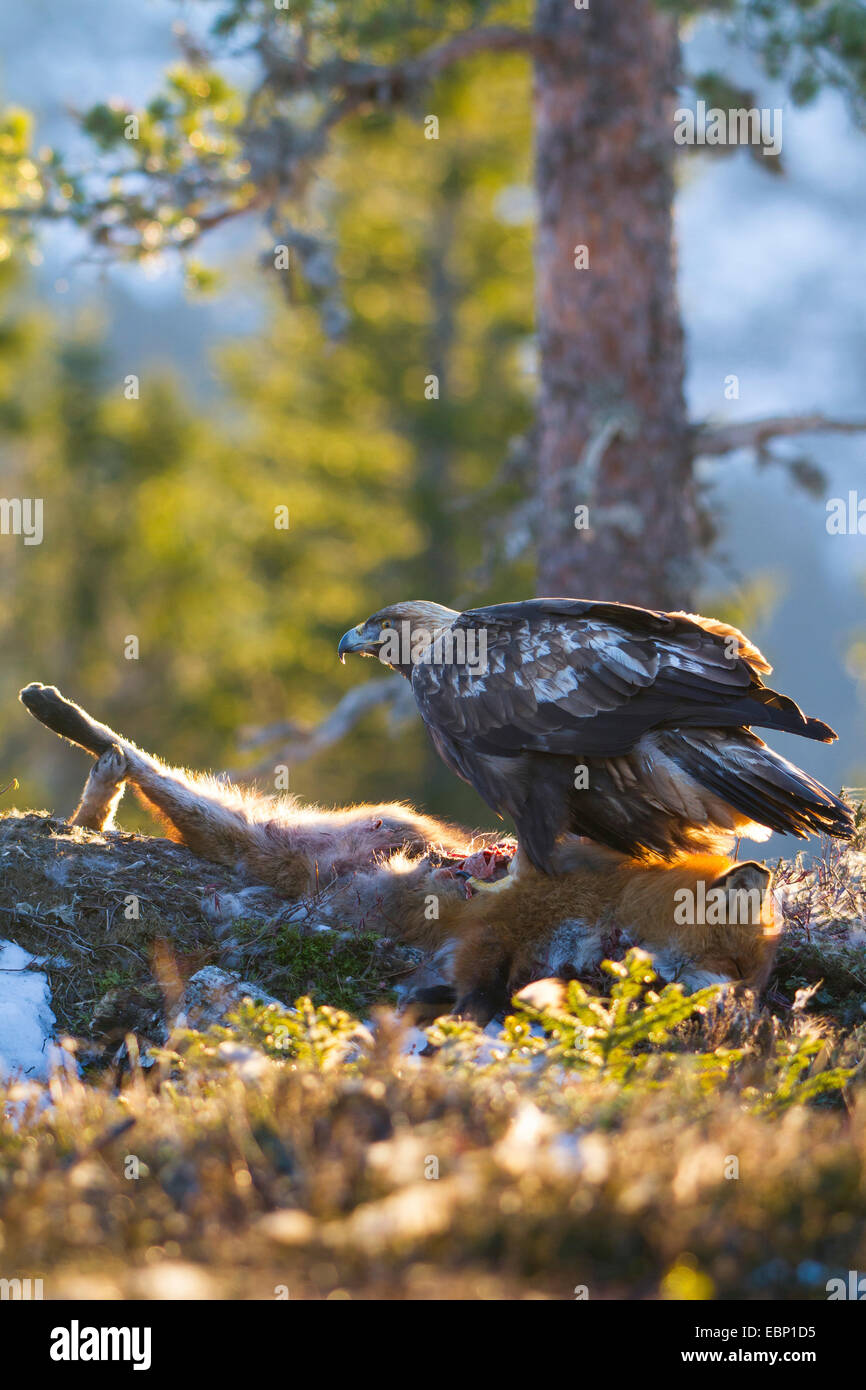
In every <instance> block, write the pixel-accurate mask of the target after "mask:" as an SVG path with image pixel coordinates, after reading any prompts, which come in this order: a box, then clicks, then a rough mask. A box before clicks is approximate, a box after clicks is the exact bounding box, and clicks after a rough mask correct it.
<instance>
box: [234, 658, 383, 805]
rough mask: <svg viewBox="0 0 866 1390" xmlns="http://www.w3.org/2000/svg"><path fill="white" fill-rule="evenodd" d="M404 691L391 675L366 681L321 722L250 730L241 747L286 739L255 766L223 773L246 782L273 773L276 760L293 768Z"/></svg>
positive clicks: (344, 735) (345, 697)
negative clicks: (311, 724)
mask: <svg viewBox="0 0 866 1390" xmlns="http://www.w3.org/2000/svg"><path fill="white" fill-rule="evenodd" d="M407 691H408V687H406V686H404V683H403V681H399V680H396V679H395V678H394V677H393V676H391V677H389V678H388V679H386V680H381V681H368V682H367V683H366V684H365V685H359V686H356V687H355V689H354V690H350V691H349V692H348V694H347V695H344V696H343V698H342V700H340V701H339V703H338V704H337V705H336V706H335V707H334V709H332V710H331V713H330V714H329V715H328V716H327V717H326V718H325V719H323V720H322V722H321V724H316V725H314V726H313V727H311V728H307V729H302V728H301V727H300V726H299V725H298V724H296V723H294V722H291V721H285V722H283V723H280V724H270V725H268V727H267V728H264V729H252V730H249V731H247V732H246V733H245V734H244V737H243V739H242V740H241V746H242V747H247V748H252V747H256V746H260V745H261V744H263V743H269V742H270V741H271V740H272V739H277V738H286V736H287V735H288V742H286V743H283V744H282V745H281V746H280V747H279V748H278V749H276V750H275V751H274V752H272V753H270V754H269V755H268V757H266V758H263V759H261V760H260V761H259V762H258V763H256V764H255V766H253V767H245V768H240V769H237V770H235V771H231V772H228V773H226V776H227V777H228V778H229V779H230V780H231V781H232V782H245V781H249V779H250V778H252V777H256V776H258V775H259V774H261V773H264V772H272V771H273V768H274V765H275V764H276V763H285V764H286V765H287V766H288V767H293V766H294V765H295V764H297V763H303V762H306V761H307V760H308V759H309V758H313V757H315V756H316V754H317V753H321V752H322V751H323V750H324V749H325V748H330V747H331V745H332V744H334V743H338V742H339V740H340V739H341V738H345V737H346V735H347V734H348V733H351V731H352V729H354V727H355V725H356V724H358V723H360V721H361V720H362V719H363V718H364V716H365V715H366V714H368V713H369V712H370V710H372V709H376V708H377V707H379V706H381V705H392V706H393V705H397V704H399V703H400V698H399V697H400V696H401V695H403V694H405V693H407Z"/></svg>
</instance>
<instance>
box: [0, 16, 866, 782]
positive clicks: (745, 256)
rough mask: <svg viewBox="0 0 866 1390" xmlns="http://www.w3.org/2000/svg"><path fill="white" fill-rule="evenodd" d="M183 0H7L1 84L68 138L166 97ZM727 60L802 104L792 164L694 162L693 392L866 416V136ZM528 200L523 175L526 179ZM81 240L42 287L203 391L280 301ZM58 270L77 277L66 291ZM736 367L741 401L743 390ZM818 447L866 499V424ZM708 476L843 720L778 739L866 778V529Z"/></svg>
mask: <svg viewBox="0 0 866 1390" xmlns="http://www.w3.org/2000/svg"><path fill="white" fill-rule="evenodd" d="M201 8H202V7H200V6H195V5H194V6H184V5H183V4H179V3H175V2H174V0H144V2H143V3H135V4H133V3H132V2H131V0H76V4H75V5H74V6H73V5H70V4H69V3H68V0H28V3H27V4H26V5H15V4H13V3H12V0H0V55H2V56H0V96H2V98H3V99H4V100H6V101H13V102H18V103H20V104H22V105H26V106H29V107H30V108H31V109H35V111H36V112H37V116H38V120H39V138H40V140H41V141H47V142H49V143H50V142H52V141H57V142H58V143H60V144H61V145H62V146H63V147H64V148H66V149H67V150H68V149H70V148H71V147H72V142H73V140H74V136H73V134H72V129H73V128H72V125H71V122H70V118H69V112H70V109H71V108H74V107H77V108H82V107H86V106H87V105H89V104H90V103H92V102H94V101H97V100H105V99H106V98H107V97H110V96H112V95H118V96H123V97H124V98H125V99H127V100H129V101H130V102H132V103H133V104H135V103H137V102H140V101H142V100H144V99H145V98H146V97H148V96H149V95H150V94H151V93H152V91H153V89H154V88H155V86H156V85H157V82H158V79H159V76H160V74H161V72H162V70H163V68H164V67H165V65H166V63H167V62H169V61H171V60H172V59H173V58H174V57H175V56H176V47H175V44H174V40H173V38H172V32H171V26H172V23H173V22H175V21H176V20H178V19H179V18H183V17H184V16H189V15H194V14H195V13H196V12H198V13H200V12H201ZM719 53H720V44H719V39H718V35H717V34H715V33H713V32H712V31H711V30H709V29H708V28H707V27H706V26H703V27H702V28H699V29H698V30H697V31H696V32H695V34H694V36H693V37H692V38H691V39H690V40H689V42H688V43H687V44H686V48H685V58H686V64H687V66H690V67H691V68H693V69H694V70H699V69H700V68H703V67H707V66H710V65H721V64H719ZM729 56H730V61H729V64H728V71H729V72H731V73H732V74H733V75H734V76H736V77H737V78H738V79H739V80H742V81H746V82H748V81H749V80H754V81H755V82H756V86H757V89H758V92H759V96H760V104H761V105H767V106H781V107H782V108H783V117H784V119H783V147H782V159H783V163H784V169H785V173H784V176H783V177H773V176H772V175H770V174H767V173H765V172H764V171H763V170H762V169H761V168H760V167H759V164H758V161H756V160H754V159H751V158H749V156H748V155H747V154H746V153H745V152H744V151H738V152H737V153H735V154H733V155H731V156H728V157H726V158H712V157H707V158H690V159H688V160H687V161H685V163H684V165H683V169H682V178H681V185H680V191H679V195H678V198H677V205H676V227H677V239H678V258H679V286H680V297H681V303H682V309H683V314H684V321H685V327H686V334H687V354H688V377H687V394H688V402H689V407H690V411H691V414H692V418H693V419H695V420H705V419H712V420H717V421H721V420H733V419H748V418H752V417H756V416H763V415H770V414H777V413H779V414H782V413H788V412H795V413H803V412H804V411H812V410H815V411H820V412H823V413H825V414H828V415H838V416H841V417H858V416H859V417H863V416H866V391H864V389H863V388H864V375H866V275H864V273H863V222H864V211H866V132H861V131H858V130H856V129H855V128H854V127H853V125H852V123H851V120H850V118H849V116H848V114H847V112H846V110H845V108H844V105H843V103H842V101H841V99H840V98H839V97H837V96H836V95H833V94H831V95H825V96H823V97H822V98H821V99H820V100H819V101H818V102H817V103H816V104H815V105H814V106H812V107H810V108H808V109H807V110H800V111H798V110H796V109H795V108H793V107H792V105H791V104H790V102H788V101H787V100H786V99H785V96H784V93H783V92H781V91H780V90H779V89H774V88H773V87H772V85H771V84H768V83H767V82H766V80H764V79H762V78H760V77H758V76H757V74H755V72H754V70H753V69H752V68H751V66H750V62H751V60H750V58H749V56H748V55H744V54H742V53H731V54H730V55H729ZM516 195H517V196H519V190H516ZM250 235H251V231H247V230H245V229H244V228H243V227H236V228H232V229H231V231H230V232H228V233H227V234H221V236H222V237H223V240H222V241H220V242H217V241H213V242H211V243H209V247H208V258H209V259H210V257H211V256H213V255H220V254H225V255H231V254H233V252H235V251H236V249H237V244H238V238H240V239H243V238H244V237H248V236H250ZM81 251H82V247H81V244H80V243H79V242H78V241H77V239H76V235H75V234H74V233H72V232H70V230H69V229H66V228H52V229H51V231H50V233H49V235H48V237H47V238H46V244H45V261H44V263H43V265H42V266H41V267H40V270H39V272H38V280H37V283H38V289H39V293H40V294H42V295H43V296H44V297H45V298H46V299H47V300H49V301H50V302H51V303H52V306H53V307H55V308H57V307H58V306H60V307H62V308H65V307H66V306H67V305H68V311H69V312H70V313H71V312H74V311H75V309H76V308H77V307H78V306H79V305H80V304H82V303H84V302H93V301H94V300H95V301H96V302H97V303H98V305H99V306H100V309H101V312H102V314H103V316H104V320H105V324H106V332H107V336H108V341H109V343H110V344H113V345H115V346H116V347H117V349H118V350H119V351H121V352H122V351H123V349H124V347H125V346H126V345H128V344H130V343H131V342H134V343H135V344H136V351H137V353H138V354H139V356H141V355H144V356H145V357H146V356H147V355H148V354H149V353H152V354H153V355H154V356H158V355H161V354H163V353H164V352H165V351H166V344H170V351H171V354H172V356H173V357H174V359H175V361H176V362H177V363H178V369H179V370H182V371H183V372H184V373H185V374H186V376H187V379H188V380H189V384H190V389H191V390H195V391H198V392H207V391H208V390H209V389H210V388H211V386H212V377H211V375H210V368H209V364H208V356H207V353H208V344H212V343H213V341H214V340H215V339H219V338H230V337H232V336H233V335H237V334H243V333H249V332H252V331H254V330H255V328H256V325H257V324H258V323H259V322H260V320H261V314H262V307H263V305H262V301H261V300H258V299H257V298H256V295H255V294H254V293H250V292H249V290H246V291H243V292H242V291H241V290H239V289H238V288H235V289H232V290H230V291H229V292H228V293H226V294H225V295H222V296H218V297H217V298H216V299H214V300H211V301H205V302H194V303H191V302H189V301H188V300H186V299H185V298H184V294H183V289H182V285H181V281H180V276H179V274H177V273H176V272H174V271H172V270H169V271H167V272H166V273H164V274H162V275H160V276H158V277H154V276H145V275H144V274H143V273H142V272H141V271H137V270H132V269H113V270H111V271H110V272H108V273H107V274H106V273H104V272H99V271H97V270H96V269H95V268H94V267H93V266H92V265H88V264H86V263H83V262H82V261H81ZM58 280H61V281H66V282H68V289H67V290H66V291H65V292H64V293H62V294H61V293H58V291H57V289H56V283H57V281H58ZM732 373H733V374H736V375H737V376H738V378H739V381H740V397H739V399H738V400H735V401H729V400H726V399H725V396H724V383H725V378H726V377H727V376H729V375H730V374H732ZM779 451H780V452H788V453H791V454H797V453H804V452H808V454H809V456H810V458H811V459H812V460H813V461H814V462H815V463H817V464H819V465H820V466H821V467H822V468H823V469H824V471H825V472H826V474H827V476H828V478H829V480H830V489H829V495H830V496H845V495H846V494H847V492H848V491H849V490H850V489H854V490H857V489H859V492H860V495H861V496H866V467H864V460H866V436H864V437H862V438H861V437H858V436H852V437H840V436H826V435H825V436H820V437H813V438H810V439H800V440H796V441H793V442H790V443H787V444H783V445H780V446H779ZM701 473H702V477H703V478H704V479H705V481H706V483H707V485H708V487H709V488H710V497H711V505H712V507H713V509H714V511H715V512H716V513H717V515H718V516H719V518H720V522H721V529H722V531H723V533H724V545H723V551H724V556H723V559H722V561H721V562H719V563H716V564H715V565H714V566H713V567H712V568H711V570H710V571H709V572H708V575H707V583H706V593H707V596H711V595H713V594H721V593H725V592H727V591H729V590H730V589H731V588H732V587H733V586H734V585H735V584H737V583H746V584H747V583H748V582H749V581H751V580H753V579H755V578H756V577H760V578H762V579H764V580H766V581H767V582H768V587H769V589H770V590H771V591H772V593H773V594H774V595H775V597H774V599H773V602H772V603H771V604H770V605H769V606H768V611H767V612H766V613H765V614H764V615H763V616H762V617H761V618H760V619H759V620H758V622H757V623H756V624H755V625H754V626H753V627H752V628H751V631H750V636H752V637H753V638H754V640H756V641H757V642H758V644H759V645H760V646H761V647H762V648H763V649H764V651H765V653H766V655H767V656H768V658H769V660H770V661H771V662H772V663H773V664H774V666H775V668H776V670H775V676H774V683H775V684H776V685H777V687H778V688H780V689H782V690H784V691H786V692H787V693H789V694H792V695H793V696H794V697H795V698H796V699H797V701H798V702H799V703H800V704H801V705H803V707H804V708H805V709H806V711H807V712H808V713H811V714H815V715H819V716H820V717H821V718H822V719H824V720H826V721H827V722H828V723H830V724H831V725H832V726H833V727H834V728H836V730H837V731H838V732H839V734H840V741H839V743H838V744H836V745H834V746H833V747H831V748H826V747H823V746H821V745H807V744H805V743H804V741H803V740H800V739H795V738H793V737H791V736H784V735H783V736H779V737H778V739H777V740H775V739H774V742H775V743H776V746H777V747H778V748H779V751H780V752H782V753H784V754H785V755H786V756H788V757H791V758H794V759H796V760H797V761H798V762H799V763H800V764H801V765H802V766H804V767H806V768H807V770H808V771H810V772H812V773H814V774H815V775H817V776H819V777H820V778H821V779H822V780H823V781H825V782H827V783H828V784H829V785H831V786H838V785H840V784H841V783H843V782H846V783H849V784H851V783H853V784H855V785H864V784H866V700H864V691H863V689H862V687H858V685H857V682H856V680H855V678H854V676H853V675H852V674H851V672H850V671H849V670H848V669H847V667H846V653H847V651H848V649H849V648H850V645H851V642H852V640H853V639H854V638H855V637H857V636H860V637H863V636H864V635H866V537H864V536H830V535H828V534H827V530H826V524H825V523H826V513H825V502H824V500H823V499H819V500H816V499H814V498H811V497H808V496H806V495H805V494H802V493H798V492H797V491H795V490H794V489H793V487H792V484H791V481H790V478H789V476H788V474H787V473H786V472H785V471H784V470H783V469H779V468H773V467H768V468H766V469H764V470H757V469H756V468H755V467H754V465H753V463H752V462H751V460H750V459H748V458H747V457H741V456H730V457H727V458H723V459H715V460H711V461H707V462H706V463H705V464H703V465H702V466H701Z"/></svg>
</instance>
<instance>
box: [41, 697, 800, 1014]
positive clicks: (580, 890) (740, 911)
mask: <svg viewBox="0 0 866 1390" xmlns="http://www.w3.org/2000/svg"><path fill="white" fill-rule="evenodd" d="M21 700H22V702H23V703H24V704H25V706H26V707H27V709H28V710H30V712H31V714H33V715H34V716H35V718H37V719H39V720H40V721H41V722H42V723H43V724H46V725H47V726H48V727H49V728H51V729H53V730H54V731H55V732H56V733H58V734H60V735H61V736H63V737H64V738H67V739H69V740H70V741H71V742H73V743H76V744H78V745H79V746H80V747H82V748H85V749H87V751H88V752H90V753H92V754H93V755H94V756H95V757H96V758H97V761H96V763H95V764H94V767H93V769H92V770H91V773H90V776H89V778H88V781H87V784H86V786H85V789H84V794H83V796H82V799H81V802H80V804H79V807H78V809H77V811H76V813H75V815H74V816H73V823H75V824H79V825H85V826H89V827H91V828H93V829H104V828H106V827H107V826H109V825H110V824H111V821H112V818H113V816H114V812H115V810H116V807H117V805H118V803H119V801H120V798H121V796H122V794H123V789H124V785H125V783H126V782H127V781H129V782H131V783H132V784H133V786H134V787H135V789H136V790H137V791H138V792H139V794H140V795H141V796H142V797H143V799H144V800H145V801H146V802H147V803H148V804H149V805H151V806H153V807H154V808H155V809H156V810H157V811H158V813H159V814H160V815H161V816H162V817H163V818H164V819H165V820H166V821H167V823H168V828H169V831H170V833H171V834H172V835H173V837H174V838H175V839H178V840H180V841H181V842H182V843H183V844H185V845H186V846H187V847H188V848H189V849H190V850H192V851H193V853H195V854H199V855H201V856H202V857H203V858H205V859H210V860H214V861H216V862H218V863H223V864H229V865H231V866H233V867H239V868H241V869H242V871H243V872H245V873H247V874H248V875H249V876H250V877H251V878H252V879H254V880H257V881H259V882H261V883H267V884H270V885H272V886H273V887H275V888H276V889H277V890H278V891H279V892H280V893H282V894H284V895H285V896H286V897H289V898H300V897H305V896H308V895H310V894H314V893H316V894H320V895H321V896H320V897H319V900H318V902H317V905H316V911H317V913H321V914H322V915H327V916H330V917H331V918H332V919H333V920H335V921H340V922H342V923H344V924H349V925H351V924H355V925H358V926H366V927H373V928H376V929H378V930H380V931H382V932H383V933H384V934H386V935H390V936H394V937H397V938H399V939H401V940H403V941H405V942H407V943H409V944H411V945H415V946H418V947H420V948H422V949H423V950H425V951H426V952H429V953H431V954H432V955H433V956H434V958H435V960H436V962H437V964H438V967H439V969H440V972H441V975H442V977H443V979H444V982H445V983H444V986H441V987H438V988H433V989H432V990H429V991H424V990H421V991H419V992H418V995H417V1002H418V1004H419V1006H424V1005H429V1006H430V1008H431V1009H432V1010H438V1012H445V1011H446V1009H447V1007H449V1006H450V1005H452V1004H453V1005H454V1006H455V1007H456V1011H457V1012H459V1013H461V1014H463V1015H464V1016H467V1017H472V1018H475V1019H476V1020H478V1021H480V1022H483V1023H486V1022H487V1021H488V1020H489V1019H490V1018H492V1017H493V1016H494V1015H495V1014H496V1013H498V1012H499V1011H500V1010H501V1009H503V1008H504V1007H506V1005H507V1003H508V1000H509V998H510V996H511V995H512V994H513V993H514V992H515V991H517V990H519V989H520V988H522V987H523V986H524V985H526V984H528V983H530V982H531V981H532V980H536V979H539V978H543V977H548V976H558V977H564V978H570V977H573V976H576V975H580V974H583V973H586V971H588V970H590V969H592V968H593V967H594V966H596V965H598V963H599V962H600V961H601V960H602V959H603V958H604V956H605V955H608V954H610V953H611V952H612V951H615V950H616V948H617V947H620V948H621V947H622V945H623V944H626V943H631V944H635V945H639V946H642V947H644V948H646V949H647V950H649V951H650V952H651V953H652V954H653V956H654V960H655V963H656V968H657V970H658V972H659V974H660V975H661V976H662V977H663V978H664V979H680V980H682V981H683V983H684V984H685V985H686V986H687V987H688V988H689V989H695V988H699V987H700V986H701V985H704V984H709V983H713V982H716V981H719V982H722V981H742V982H744V983H745V984H747V985H749V986H750V987H752V988H756V989H758V988H761V987H762V986H763V984H764V983H765V981H766V978H767V975H768V973H769V970H770V967H771V964H772V960H773V955H774V952H775V944H776V931H775V926H774V914H773V898H772V894H771V893H770V891H769V885H770V873H769V870H768V869H766V868H764V867H763V866H762V865H760V864H757V863H755V862H754V861H749V862H748V863H743V864H736V863H734V862H732V861H731V860H730V859H727V858H725V857H724V856H721V855H711V854H703V855H690V856H688V857H686V858H683V859H681V860H679V861H677V862H675V863H673V864H669V863H662V862H657V863H649V864H647V863H639V862H637V861H635V860H633V859H629V858H627V857H626V856H625V855H623V854H620V853H618V852H617V851H615V850H610V849H605V848H602V847H600V846H597V845H592V844H588V843H583V842H581V841H579V840H576V839H575V838H573V837H566V838H564V839H563V840H561V841H560V843H559V845H558V846H557V848H556V850H555V860H554V868H555V873H554V875H553V876H548V875H545V874H541V873H539V872H537V871H536V870H535V869H533V868H532V867H531V865H529V864H528V862H526V861H525V860H524V858H523V856H521V855H519V854H514V852H513V846H511V847H510V848H509V850H508V851H506V852H505V853H502V852H501V851H499V850H497V849H496V848H495V847H493V846H490V845H487V846H485V845H484V842H483V840H480V839H479V838H478V837H475V839H473V837H472V836H470V835H469V834H468V833H467V832H465V831H461V830H459V829H457V828H455V827H454V826H451V825H448V824H446V823H444V822H442V821H439V820H434V819H433V818H432V817H429V816H423V815H419V814H418V813H417V812H415V811H412V810H411V809H410V808H408V807H406V806H401V805H399V804H390V805H382V806H355V807H351V808H349V809H344V810H335V811H322V810H318V809H317V808H314V807H313V808H309V807H303V806H301V805H300V804H299V803H298V802H297V801H296V800H295V799H293V798H288V797H282V798H275V797H265V796H260V795H255V794H252V793H244V792H242V791H240V790H239V789H238V788H236V787H233V786H227V785H225V784H223V783H222V782H219V781H216V780H215V779H213V778H209V777H195V776H192V775H191V774H189V773H186V772H184V771H182V770H180V769H177V768H168V767H165V766H163V765H162V764H161V763H159V762H158V761H157V760H156V759H155V758H152V757H151V756H150V755H149V754H147V753H144V752H142V751H141V750H140V749H139V748H137V747H136V746H135V744H133V743H130V742H129V741H128V740H126V739H123V738H121V737H120V735H118V734H115V733H114V732H113V731H112V730H111V729H109V728H107V727H106V726H105V725H103V724H99V723H97V722H96V721H95V720H93V719H91V717H90V716H89V715H88V714H86V713H85V711H84V710H82V709H80V708H79V707H78V706H77V705H74V704H72V703H71V702H70V701H68V700H65V699H64V697H63V696H62V695H60V693H59V692H58V691H57V690H55V689H54V688H53V687H50V686H48V687H46V686H41V685H30V686H27V687H26V689H24V690H22V692H21ZM479 845H480V848H479ZM500 871H502V872H500ZM497 872H500V876H499V877H498V878H497V877H496V873H497ZM323 890H324V892H323ZM440 1006H441V1007H440Z"/></svg>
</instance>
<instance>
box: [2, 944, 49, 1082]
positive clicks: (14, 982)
mask: <svg viewBox="0 0 866 1390" xmlns="http://www.w3.org/2000/svg"><path fill="white" fill-rule="evenodd" d="M33 960H34V957H33V956H31V955H29V954H28V953H27V951H25V950H24V949H23V947H21V946H17V945H16V944H15V943H14V942H13V941H0V1078H12V1077H16V1076H18V1075H24V1076H27V1077H29V1078H31V1079H32V1080H42V1081H44V1080H46V1079H47V1078H48V1076H49V1075H50V1073H51V1072H52V1070H53V1069H54V1067H55V1066H56V1065H57V1064H58V1062H59V1060H60V1053H61V1049H60V1048H59V1047H57V1046H56V1045H55V1043H54V1042H53V1041H52V1037H53V1032H54V1025H55V1023H56V1019H55V1017H54V1013H53V1010H52V1008H51V991H50V989H49V986H48V980H47V979H46V977H45V975H43V974H42V972H41V971H39V970H28V969H27V966H29V965H30V964H32V963H33Z"/></svg>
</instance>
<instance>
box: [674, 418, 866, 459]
mask: <svg viewBox="0 0 866 1390" xmlns="http://www.w3.org/2000/svg"><path fill="white" fill-rule="evenodd" d="M863 431H866V420H834V419H831V418H830V417H829V416H827V415H820V414H817V413H816V414H813V415H768V416H766V417H765V418H764V419H761V420H742V421H738V422H735V423H733V424H730V425H693V426H692V438H693V440H694V452H695V455H703V456H704V457H718V456H719V455H721V454H730V453H733V451H734V450H735V449H757V451H758V452H759V453H763V452H765V450H766V446H767V444H768V443H769V441H770V440H771V439H786V438H788V439H789V438H791V437H793V436H794V435H799V434H861V433H862V432H863Z"/></svg>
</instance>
